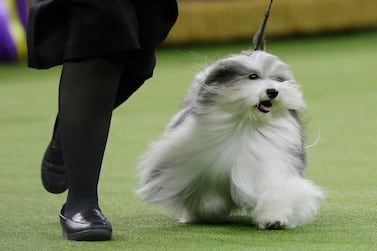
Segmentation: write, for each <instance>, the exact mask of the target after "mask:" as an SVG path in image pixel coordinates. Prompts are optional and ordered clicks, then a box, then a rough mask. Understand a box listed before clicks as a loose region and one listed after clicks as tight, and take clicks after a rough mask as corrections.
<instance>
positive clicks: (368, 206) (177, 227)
mask: <svg viewBox="0 0 377 251" xmlns="http://www.w3.org/2000/svg"><path fill="white" fill-rule="evenodd" d="M248 46H249V45H248V44H246V43H238V44H225V45H224V44H223V45H216V46H214V45H212V46H186V47H181V48H179V47H175V48H164V49H160V50H159V51H158V53H157V57H158V65H157V67H156V70H155V74H154V77H153V78H152V79H151V80H149V81H147V83H146V84H145V85H144V86H143V87H142V88H141V89H140V90H139V91H138V92H137V93H136V94H135V95H134V96H133V97H132V98H131V99H129V101H128V102H127V103H126V104H124V105H123V106H122V107H121V108H119V109H117V110H116V111H115V112H114V116H113V121H112V128H111V132H110V136H109V141H108V147H107V150H106V156H105V159H104V163H103V168H102V175H101V180H100V186H99V193H100V204H101V208H102V210H103V212H104V213H105V215H106V216H107V217H108V218H109V219H110V221H111V222H112V224H113V228H114V235H113V241H111V242H105V243H93V242H92V243H86V242H71V241H65V240H63V239H62V238H61V231H60V226H59V222H58V211H59V209H60V206H61V205H62V203H63V202H64V199H65V194H61V195H52V194H49V193H47V192H45V191H44V190H43V188H42V186H41V183H40V177H39V176H40V161H41V156H42V154H43V151H44V148H45V147H46V144H47V143H48V141H49V139H50V135H51V131H52V126H53V122H54V116H55V113H56V109H57V105H56V103H57V83H58V78H59V67H57V68H54V69H51V70H48V71H37V70H32V69H28V68H26V67H25V64H13V65H12V64H11V65H5V64H3V65H0V109H1V111H0V168H1V175H0V196H1V197H0V250H352V251H353V250H368V251H369V250H377V154H376V150H377V116H376V115H377V112H376V111H375V108H376V107H377V99H376V93H377V70H376V58H377V32H373V31H372V32H361V33H352V34H343V35H338V36H330V37H312V38H300V39H293V38H291V39H283V40H273V41H269V42H268V45H267V48H268V51H270V52H272V53H274V54H276V55H278V56H280V57H281V58H282V59H283V60H284V61H286V62H287V63H288V64H290V66H291V68H292V70H293V72H294V73H295V75H296V78H297V80H298V81H299V82H300V83H301V85H302V86H303V91H304V95H305V98H306V100H307V103H308V109H307V110H306V112H305V114H304V119H305V121H306V122H307V123H306V136H307V141H308V144H310V143H311V142H313V141H315V139H316V137H317V135H318V132H319V131H320V134H321V138H320V140H319V142H318V143H317V144H316V145H315V146H313V147H311V148H309V149H308V158H309V165H308V169H307V172H306V177H307V178H309V179H311V180H313V181H314V182H315V183H316V184H317V185H319V186H321V187H322V188H323V189H324V190H326V191H327V192H328V199H327V201H326V202H325V203H324V204H323V205H322V207H321V210H320V214H319V215H318V216H317V218H316V219H315V221H314V222H313V223H312V224H310V225H307V226H305V227H302V228H298V229H294V230H286V231H262V230H257V229H256V228H255V226H253V225H251V224H248V222H247V220H245V219H243V218H242V219H238V220H236V221H235V222H233V223H230V224H221V225H181V224H179V223H177V222H176V221H175V220H173V219H171V218H169V217H168V216H166V215H164V214H163V213H161V212H160V211H159V210H158V209H156V208H152V207H150V206H147V205H144V204H143V203H142V201H141V200H140V199H139V198H138V197H137V196H135V194H134V190H135V189H136V188H137V187H138V176H137V170H136V165H137V158H138V156H140V155H141V154H142V153H143V151H144V150H145V149H146V147H147V144H148V143H149V142H151V141H152V140H154V139H157V138H158V136H159V135H160V133H161V132H162V131H163V128H164V126H165V125H166V123H167V122H168V121H169V119H170V117H171V116H172V115H173V114H174V113H175V112H176V111H177V109H178V107H179V104H180V102H181V100H182V98H183V95H184V94H185V93H186V89H187V86H188V84H189V83H190V81H191V80H192V78H193V76H194V74H195V73H196V72H197V71H198V70H200V69H201V68H202V65H203V64H205V63H208V62H211V61H213V60H214V59H217V58H220V57H222V56H224V55H227V54H230V53H237V52H239V51H241V50H244V49H247V48H248Z"/></svg>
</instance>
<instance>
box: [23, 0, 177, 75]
mask: <svg viewBox="0 0 377 251" xmlns="http://www.w3.org/2000/svg"><path fill="white" fill-rule="evenodd" d="M177 15H178V13H177V3H176V0H37V1H36V2H34V3H33V5H32V6H31V9H30V13H29V23H28V25H29V27H28V33H27V42H28V64H29V66H30V67H33V68H40V69H44V68H49V67H52V66H55V65H60V64H62V63H63V62H64V61H74V60H81V59H85V58H93V57H101V56H108V55H121V54H122V53H124V52H127V51H130V50H148V51H151V50H153V49H154V48H155V47H157V46H158V45H159V44H160V43H161V42H162V41H163V40H164V39H165V38H166V36H167V34H168V32H169V30H170V29H171V27H172V26H173V24H174V23H175V20H176V18H177Z"/></svg>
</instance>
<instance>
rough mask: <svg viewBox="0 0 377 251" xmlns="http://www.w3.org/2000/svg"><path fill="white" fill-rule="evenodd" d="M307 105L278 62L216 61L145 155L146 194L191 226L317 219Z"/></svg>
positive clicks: (263, 56) (262, 56)
mask: <svg viewBox="0 0 377 251" xmlns="http://www.w3.org/2000/svg"><path fill="white" fill-rule="evenodd" d="M234 66H236V67H234ZM224 69H225V70H224ZM239 69H240V70H239ZM250 73H257V74H258V76H259V78H258V79H249V78H248V76H249V74H250ZM211 74H212V75H211ZM218 76H220V79H219V80H216V77H218ZM209 80H212V82H210V83H209V82H208V81H209ZM277 80H279V81H277ZM224 81H225V82H224ZM269 88H274V89H276V90H277V91H278V92H279V94H278V96H277V97H276V98H275V99H273V100H271V102H272V105H273V106H272V110H271V111H270V112H268V113H262V112H261V111H259V110H258V109H257V106H258V104H259V103H260V102H261V101H264V100H269V97H268V95H267V94H266V90H267V89H269ZM304 108H305V102H304V100H303V97H302V93H301V91H300V88H299V86H298V84H297V83H296V81H295V79H294V77H293V75H292V73H291V72H290V70H289V67H288V66H287V65H286V64H284V63H283V62H281V61H280V60H279V59H278V58H277V57H275V56H273V55H271V54H268V53H266V52H261V51H253V52H250V51H247V52H244V53H241V54H238V55H233V56H230V57H228V58H225V59H221V60H219V61H217V62H215V63H214V64H213V65H211V66H209V67H207V68H206V69H205V70H204V71H203V72H200V73H199V74H198V75H197V76H196V78H195V80H194V82H193V83H192V85H191V87H190V89H189V92H188V95H187V96H186V98H185V101H184V103H183V106H182V109H181V110H180V111H179V112H178V113H177V114H176V115H175V116H174V117H173V118H172V120H171V122H170V123H169V125H168V127H167V129H166V131H165V133H164V135H163V136H162V138H161V139H160V140H158V141H156V142H154V143H152V144H151V146H150V148H149V150H148V151H147V153H146V154H145V155H144V156H143V157H142V159H141V162H140V169H139V170H140V174H141V180H142V187H141V188H140V190H139V191H138V193H139V194H140V195H141V196H142V197H143V198H144V200H145V201H146V202H148V203H155V204H158V205H159V206H161V207H162V208H163V209H165V210H166V211H167V212H168V213H169V214H171V215H173V216H174V217H176V218H178V219H179V220H180V221H181V222H185V223H187V222H217V221H222V220H224V219H225V218H226V217H227V216H229V214H230V213H231V212H235V211H240V210H242V211H245V212H247V213H248V214H249V215H250V216H251V217H252V218H253V220H254V222H255V223H256V225H257V226H258V227H259V228H261V229H265V228H272V229H275V228H277V229H280V228H294V227H296V226H300V225H303V224H305V223H307V222H309V221H311V220H312V219H313V217H314V215H315V214H316V213H317V211H318V209H319V202H320V200H321V199H322V198H323V193H322V192H321V190H320V188H318V187H317V186H315V185H314V184H313V183H312V182H310V181H309V180H306V179H304V178H303V177H302V174H303V171H304V168H305V164H306V162H305V145H304V140H303V132H302V126H301V122H300V119H299V117H298V115H299V114H300V112H301V111H302V110H303V109H304Z"/></svg>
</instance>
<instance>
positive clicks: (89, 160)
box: [59, 58, 122, 216]
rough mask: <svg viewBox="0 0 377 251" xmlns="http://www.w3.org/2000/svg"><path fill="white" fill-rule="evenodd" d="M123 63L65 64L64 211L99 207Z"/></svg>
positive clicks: (62, 95)
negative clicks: (112, 116) (101, 173)
mask: <svg viewBox="0 0 377 251" xmlns="http://www.w3.org/2000/svg"><path fill="white" fill-rule="evenodd" d="M121 72H122V66H121V65H120V64H117V63H115V61H114V62H113V61H110V60H107V59H103V58H97V59H90V60H85V61H80V62H66V63H64V65H63V71H62V76H61V82H60V87H59V133H60V140H61V144H62V152H63V160H64V166H65V169H66V172H67V179H68V189H69V190H68V196H67V201H66V207H65V214H66V216H68V215H69V214H71V213H72V214H73V213H75V212H77V211H78V210H82V209H85V208H96V207H98V196H97V185H98V179H99V175H100V170H101V164H102V160H103V154H104V151H105V146H106V141H107V137H108V132H109V127H110V120H111V115H112V110H113V105H114V102H115V97H116V92H117V89H118V84H119V80H120V76H121Z"/></svg>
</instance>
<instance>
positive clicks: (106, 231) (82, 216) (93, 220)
mask: <svg viewBox="0 0 377 251" xmlns="http://www.w3.org/2000/svg"><path fill="white" fill-rule="evenodd" d="M64 208H65V206H63V208H62V210H61V211H60V214H59V217H60V225H61V226H62V230H63V237H64V238H65V239H67V240H75V241H107V240H111V234H112V231H113V230H112V227H111V224H110V222H109V221H108V220H107V219H106V218H105V216H103V214H102V213H101V211H100V210H98V209H95V208H90V209H86V210H83V211H81V212H78V213H76V214H74V215H73V216H72V217H71V218H68V217H65V216H64Z"/></svg>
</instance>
